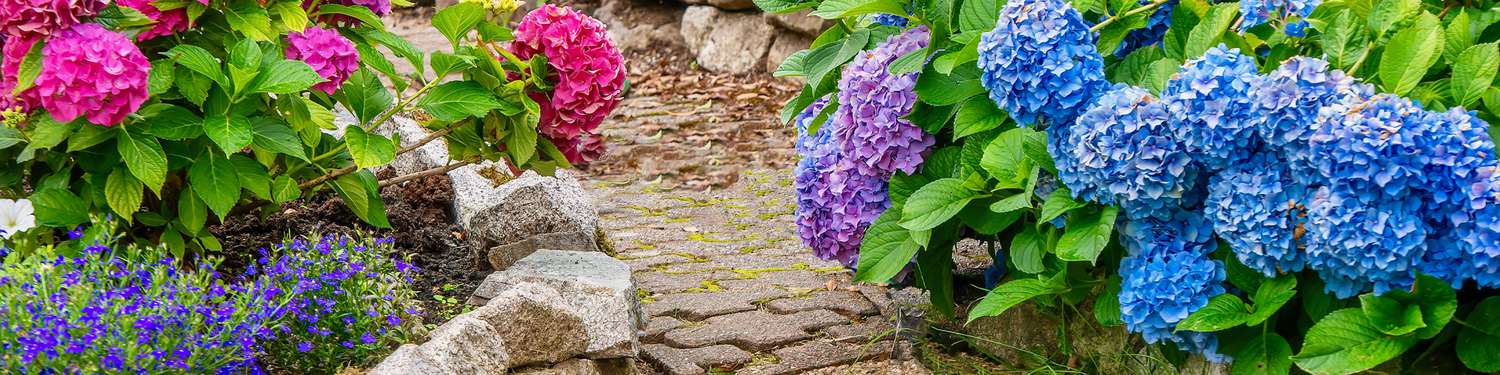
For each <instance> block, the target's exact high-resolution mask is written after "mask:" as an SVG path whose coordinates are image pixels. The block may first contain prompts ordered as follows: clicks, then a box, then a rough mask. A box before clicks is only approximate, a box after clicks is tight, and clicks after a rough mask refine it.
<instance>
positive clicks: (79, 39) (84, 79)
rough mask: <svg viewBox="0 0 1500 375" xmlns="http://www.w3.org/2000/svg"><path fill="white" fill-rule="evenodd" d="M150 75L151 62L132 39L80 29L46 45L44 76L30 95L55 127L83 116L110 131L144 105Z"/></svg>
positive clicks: (86, 26) (87, 26) (99, 28)
mask: <svg viewBox="0 0 1500 375" xmlns="http://www.w3.org/2000/svg"><path fill="white" fill-rule="evenodd" d="M150 70H151V62H150V61H148V60H146V56H145V55H144V54H141V50H140V49H139V48H136V46H135V43H131V41H130V38H127V37H125V35H122V34H119V33H116V32H113V31H109V30H106V29H104V27H103V26H99V25H96V24H91V23H86V24H80V25H76V26H73V27H72V28H69V29H67V30H63V31H62V32H59V33H57V34H56V35H53V36H52V38H51V39H50V40H48V41H47V48H44V49H42V73H41V75H39V76H37V79H36V87H35V88H33V89H32V92H33V93H34V94H35V95H36V96H37V97H38V99H39V100H40V101H41V104H42V108H46V109H47V111H48V112H51V113H52V118H53V119H55V120H57V121H61V122H69V121H73V120H74V119H76V118H78V117H79V116H83V117H84V118H86V119H88V121H89V122H92V123H95V124H99V125H104V126H112V125H115V124H119V123H120V122H121V121H125V116H128V115H130V114H131V113H135V111H136V110H138V109H140V108H141V104H143V103H145V102H146V98H148V97H149V96H150V93H149V92H148V90H147V88H146V86H147V81H146V77H147V76H148V75H149V74H150Z"/></svg>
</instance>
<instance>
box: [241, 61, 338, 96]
mask: <svg viewBox="0 0 1500 375" xmlns="http://www.w3.org/2000/svg"><path fill="white" fill-rule="evenodd" d="M324 81H327V80H326V79H323V76H320V75H318V72H317V71H314V70H313V69H312V67H311V66H308V65H307V63H305V62H302V61H298V60H280V61H276V62H272V63H271V64H270V65H269V66H268V67H267V68H266V71H265V73H263V74H261V75H259V76H256V77H255V81H253V82H252V83H250V86H249V87H250V90H249V92H251V93H261V92H268V93H272V94H293V93H298V92H302V91H305V90H307V89H308V88H311V87H313V85H316V84H318V83H322V82H324Z"/></svg>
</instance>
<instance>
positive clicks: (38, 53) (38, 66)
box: [7, 38, 47, 96]
mask: <svg viewBox="0 0 1500 375" xmlns="http://www.w3.org/2000/svg"><path fill="white" fill-rule="evenodd" d="M46 45H47V39H46V38H36V41H35V42H32V44H31V48H29V49H27V50H26V54H25V55H22V56H23V57H22V58H21V64H20V65H19V66H18V67H17V68H16V87H14V88H12V89H11V92H10V96H17V95H20V94H21V93H22V92H24V91H26V90H29V89H31V88H32V87H33V86H36V77H37V76H40V75H41V74H42V49H43V47H45V46H46ZM7 52H8V51H7Z"/></svg>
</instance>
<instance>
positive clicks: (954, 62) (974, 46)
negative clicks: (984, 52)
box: [932, 42, 979, 74]
mask: <svg viewBox="0 0 1500 375" xmlns="http://www.w3.org/2000/svg"><path fill="white" fill-rule="evenodd" d="M976 60H979V43H978V42H974V43H969V44H966V45H964V47H963V48H962V49H959V50H958V51H954V52H949V53H945V54H943V55H942V56H938V58H937V59H934V60H932V69H933V71H936V72H938V73H941V74H953V69H954V68H956V67H958V66H960V65H964V64H967V63H971V62H974V61H976Z"/></svg>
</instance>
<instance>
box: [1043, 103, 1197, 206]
mask: <svg viewBox="0 0 1500 375" xmlns="http://www.w3.org/2000/svg"><path fill="white" fill-rule="evenodd" d="M1167 118H1168V115H1167V109H1166V106H1165V105H1163V104H1162V102H1160V101H1157V100H1156V98H1154V97H1152V96H1151V93H1148V92H1146V90H1143V89H1140V88H1136V87H1130V86H1126V85H1117V86H1115V87H1114V88H1112V89H1111V90H1110V91H1108V92H1106V93H1104V94H1103V95H1101V96H1100V97H1099V98H1098V99H1097V100H1096V102H1095V103H1094V105H1093V107H1091V108H1089V109H1088V110H1087V111H1085V112H1084V113H1083V114H1082V115H1080V116H1079V117H1078V121H1077V122H1076V123H1074V124H1073V125H1071V126H1069V127H1067V129H1065V130H1062V131H1059V132H1058V133H1065V134H1066V136H1067V138H1066V140H1065V141H1061V142H1049V148H1050V149H1051V150H1049V152H1050V153H1051V154H1052V155H1053V158H1054V159H1055V160H1057V168H1058V177H1059V178H1060V179H1061V180H1062V182H1063V184H1065V185H1067V186H1068V187H1069V188H1070V189H1072V191H1073V195H1074V196H1075V197H1079V198H1083V199H1086V200H1089V201H1094V202H1099V203H1106V204H1111V203H1116V204H1119V205H1120V206H1121V208H1122V209H1123V210H1122V211H1124V212H1125V213H1126V215H1127V216H1128V217H1131V218H1157V219H1162V220H1166V219H1170V218H1171V217H1172V215H1174V214H1175V213H1176V212H1177V211H1178V210H1181V209H1182V207H1183V205H1184V204H1185V203H1187V202H1186V201H1185V199H1186V198H1187V197H1188V196H1189V195H1190V191H1191V190H1192V189H1193V187H1194V184H1195V182H1196V181H1197V179H1198V177H1197V175H1198V171H1197V167H1196V166H1195V165H1193V163H1192V159H1191V158H1189V157H1188V154H1187V153H1186V152H1185V151H1184V150H1183V147H1182V146H1181V145H1180V144H1179V143H1178V142H1177V141H1176V140H1175V139H1174V138H1173V137H1172V134H1171V130H1170V129H1169V127H1168V125H1167Z"/></svg>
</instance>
